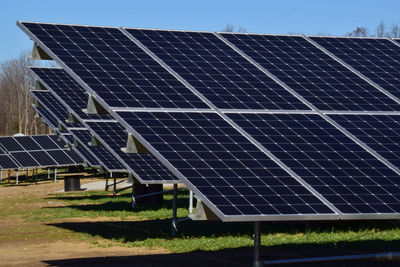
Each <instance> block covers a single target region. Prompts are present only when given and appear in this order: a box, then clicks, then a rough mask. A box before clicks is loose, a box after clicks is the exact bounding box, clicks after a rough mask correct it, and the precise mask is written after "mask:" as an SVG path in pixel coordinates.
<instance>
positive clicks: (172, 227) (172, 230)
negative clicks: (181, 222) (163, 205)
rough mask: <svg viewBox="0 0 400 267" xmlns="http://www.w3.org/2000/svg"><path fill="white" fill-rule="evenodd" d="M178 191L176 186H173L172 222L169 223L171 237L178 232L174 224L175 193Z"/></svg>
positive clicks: (175, 212) (175, 223)
mask: <svg viewBox="0 0 400 267" xmlns="http://www.w3.org/2000/svg"><path fill="white" fill-rule="evenodd" d="M177 189H178V184H174V190H173V191H172V221H171V235H172V236H175V235H176V232H178V226H177V222H176V217H177V216H176V214H177V211H176V210H177V208H176V191H177Z"/></svg>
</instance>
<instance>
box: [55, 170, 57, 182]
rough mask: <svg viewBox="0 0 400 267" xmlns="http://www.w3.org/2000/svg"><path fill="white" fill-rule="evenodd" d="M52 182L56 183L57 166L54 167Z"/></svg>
mask: <svg viewBox="0 0 400 267" xmlns="http://www.w3.org/2000/svg"><path fill="white" fill-rule="evenodd" d="M54 182H55V183H57V168H54Z"/></svg>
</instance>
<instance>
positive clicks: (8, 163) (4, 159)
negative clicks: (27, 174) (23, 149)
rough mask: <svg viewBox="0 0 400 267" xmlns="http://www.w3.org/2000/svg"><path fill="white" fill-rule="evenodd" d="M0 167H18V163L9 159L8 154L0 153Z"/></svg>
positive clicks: (3, 168)
mask: <svg viewBox="0 0 400 267" xmlns="http://www.w3.org/2000/svg"><path fill="white" fill-rule="evenodd" d="M0 169H2V170H7V169H18V165H17V164H16V163H15V162H14V161H13V160H12V159H11V157H10V156H9V155H0Z"/></svg>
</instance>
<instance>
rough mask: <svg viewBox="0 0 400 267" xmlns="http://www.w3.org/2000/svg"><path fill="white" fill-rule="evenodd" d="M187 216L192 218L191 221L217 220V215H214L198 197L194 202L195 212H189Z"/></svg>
mask: <svg viewBox="0 0 400 267" xmlns="http://www.w3.org/2000/svg"><path fill="white" fill-rule="evenodd" d="M189 218H190V219H192V220H193V221H215V220H219V218H218V216H217V215H215V213H214V212H212V210H211V209H210V208H208V207H207V206H206V205H204V204H203V202H202V201H201V200H200V199H198V200H197V203H196V212H195V213H193V214H189Z"/></svg>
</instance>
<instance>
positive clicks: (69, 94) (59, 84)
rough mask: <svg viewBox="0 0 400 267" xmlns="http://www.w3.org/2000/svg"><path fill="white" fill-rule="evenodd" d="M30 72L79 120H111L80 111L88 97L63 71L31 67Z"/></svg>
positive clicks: (107, 116) (107, 117)
mask: <svg viewBox="0 0 400 267" xmlns="http://www.w3.org/2000/svg"><path fill="white" fill-rule="evenodd" d="M31 70H32V71H33V73H34V74H35V75H36V77H37V78H38V79H39V80H40V81H41V82H42V83H43V84H44V86H45V87H46V88H47V89H49V90H50V91H52V92H54V93H55V96H56V97H57V96H58V97H59V98H60V99H62V101H64V102H65V103H66V104H67V106H68V107H70V108H71V109H72V110H73V111H74V112H75V113H76V114H77V116H79V117H80V118H81V119H111V116H110V115H107V114H104V115H97V114H90V115H87V114H86V113H84V112H83V111H82V109H85V108H86V107H87V104H88V95H87V93H86V91H85V90H84V89H83V88H82V87H81V86H80V85H79V84H78V83H77V82H76V81H75V80H73V79H72V78H71V76H70V75H68V74H67V73H66V72H65V71H64V70H63V69H59V68H39V67H31Z"/></svg>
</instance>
